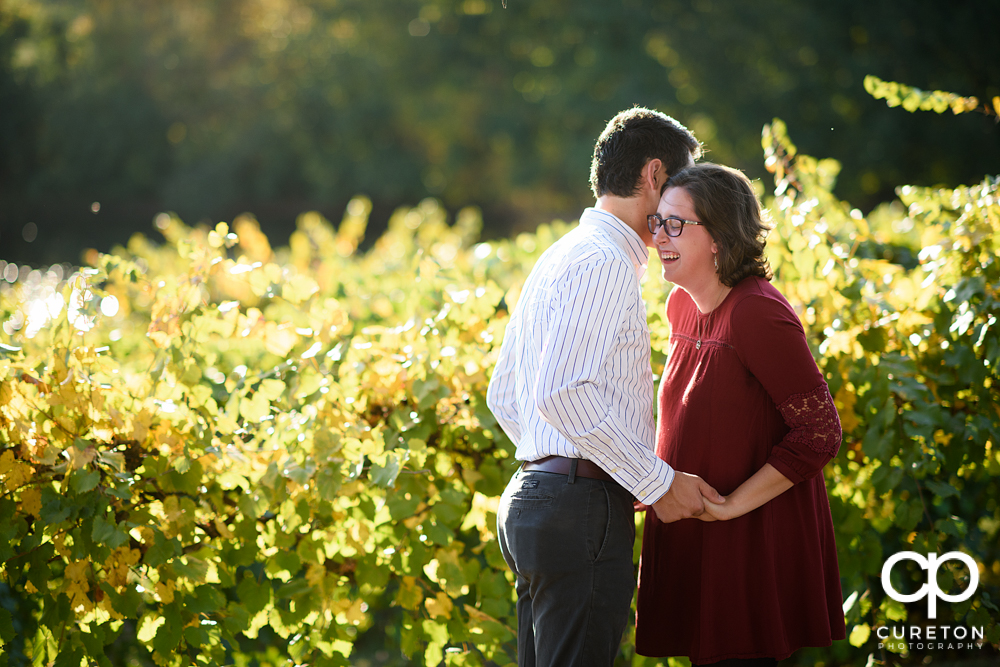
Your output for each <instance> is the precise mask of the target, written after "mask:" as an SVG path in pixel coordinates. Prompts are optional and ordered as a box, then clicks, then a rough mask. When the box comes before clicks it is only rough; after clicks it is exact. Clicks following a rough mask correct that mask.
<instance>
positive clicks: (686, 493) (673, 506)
mask: <svg viewBox="0 0 1000 667" xmlns="http://www.w3.org/2000/svg"><path fill="white" fill-rule="evenodd" d="M725 502H726V499H725V498H724V497H722V496H721V495H719V492H718V491H716V490H715V489H713V488H712V487H711V486H710V485H709V484H708V482H706V481H705V480H703V479H702V478H701V477H698V476H697V475H690V474H688V473H686V472H679V471H678V472H677V473H676V474H675V475H674V483H673V484H671V485H670V490H669V491H667V492H666V493H665V494H663V496H662V497H661V498H660V499H659V500H657V501H656V502H655V503H653V504H652V505H651V507H652V508H653V511H654V512H655V513H656V518H658V519H659V520H660V521H662V522H663V523H671V522H673V521H679V520H681V519H688V518H692V517H697V518H699V519H700V518H702V517H703V516H704V514H705V511H706V509H707V508H708V506H709V505H714V506H715V507H722V506H723V505H724V504H725ZM641 505H642V503H636V509H641V508H645V506H642V507H641V508H640V506H641ZM709 520H714V519H709Z"/></svg>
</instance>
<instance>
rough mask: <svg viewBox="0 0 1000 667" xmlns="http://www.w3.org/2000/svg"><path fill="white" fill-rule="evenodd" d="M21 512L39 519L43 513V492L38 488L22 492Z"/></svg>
mask: <svg viewBox="0 0 1000 667" xmlns="http://www.w3.org/2000/svg"><path fill="white" fill-rule="evenodd" d="M21 511H22V512H24V513H25V514H30V515H31V516H33V517H35V518H38V516H39V515H40V514H41V511H42V492H41V491H39V490H38V489H37V488H36V487H31V488H29V489H25V490H24V491H22V492H21Z"/></svg>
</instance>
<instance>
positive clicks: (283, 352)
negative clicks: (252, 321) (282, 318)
mask: <svg viewBox="0 0 1000 667" xmlns="http://www.w3.org/2000/svg"><path fill="white" fill-rule="evenodd" d="M298 341H299V337H298V336H297V335H296V334H295V329H293V328H292V325H291V324H282V325H277V324H275V323H274V322H268V323H267V325H266V326H265V327H264V347H266V348H267V351H268V352H270V353H271V354H275V355H277V356H279V357H286V356H288V352H289V351H290V350H291V349H292V347H294V345H295V344H296V343H297V342H298Z"/></svg>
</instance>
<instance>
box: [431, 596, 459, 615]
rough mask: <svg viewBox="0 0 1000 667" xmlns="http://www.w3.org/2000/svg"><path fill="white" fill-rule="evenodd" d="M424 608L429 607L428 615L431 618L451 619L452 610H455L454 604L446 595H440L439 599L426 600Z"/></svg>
mask: <svg viewBox="0 0 1000 667" xmlns="http://www.w3.org/2000/svg"><path fill="white" fill-rule="evenodd" d="M424 606H425V607H427V613H428V614H430V615H431V618H440V617H442V616H443V617H444V618H451V610H452V609H453V608H454V606H455V605H454V604H453V603H452V601H451V598H449V597H448V596H447V595H445V594H444V593H438V594H437V597H434V598H427V599H426V600H424Z"/></svg>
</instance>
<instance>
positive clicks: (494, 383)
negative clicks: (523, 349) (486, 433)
mask: <svg viewBox="0 0 1000 667" xmlns="http://www.w3.org/2000/svg"><path fill="white" fill-rule="evenodd" d="M516 319H517V314H514V315H513V316H512V317H511V319H510V321H509V322H508V323H507V328H506V329H505V330H504V336H503V343H501V344H500V356H499V357H498V358H497V363H496V367H495V368H494V369H493V375H492V376H491V377H490V383H489V386H488V387H487V388H486V405H487V406H488V407H489V409H490V412H492V413H493V416H494V417H496V420H497V423H498V424H500V428H502V429H503V431H504V433H506V434H507V437H508V438H510V441H511V442H513V443H514V444H515V445H517V443H518V442H519V441H520V440H521V417H520V413H519V412H518V407H517V364H516V354H515V352H516V350H517V324H516Z"/></svg>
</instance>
